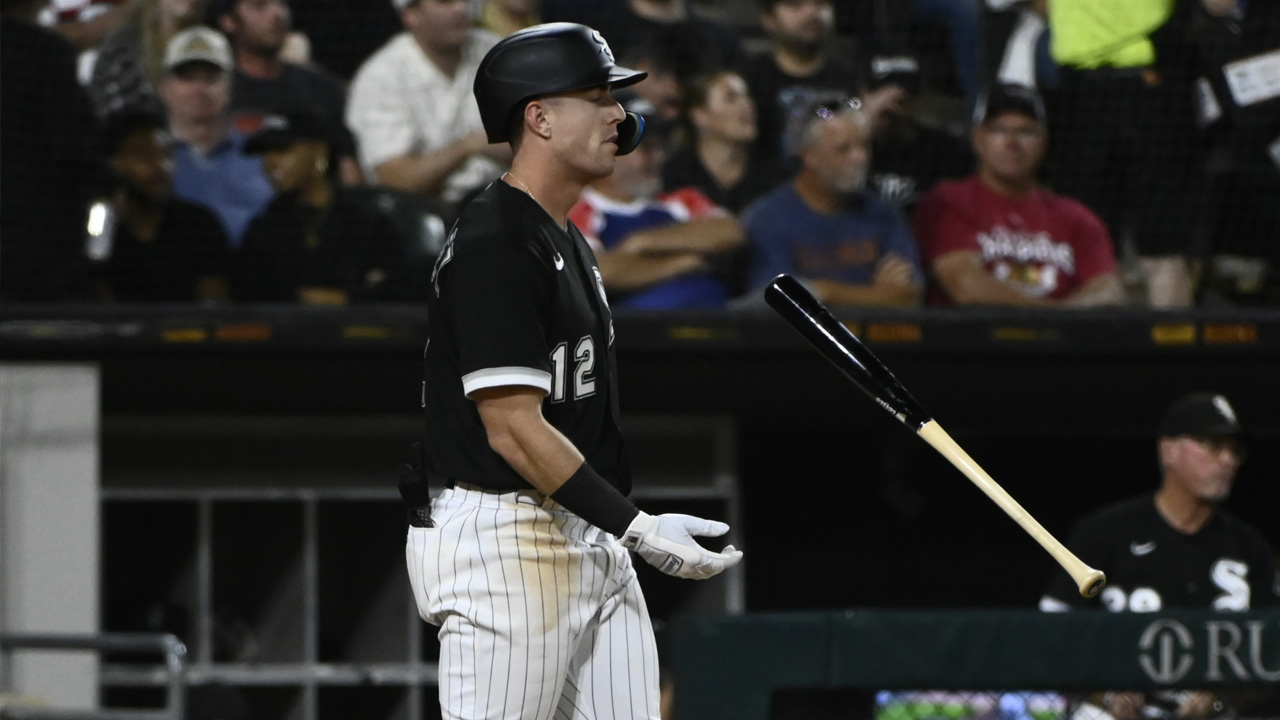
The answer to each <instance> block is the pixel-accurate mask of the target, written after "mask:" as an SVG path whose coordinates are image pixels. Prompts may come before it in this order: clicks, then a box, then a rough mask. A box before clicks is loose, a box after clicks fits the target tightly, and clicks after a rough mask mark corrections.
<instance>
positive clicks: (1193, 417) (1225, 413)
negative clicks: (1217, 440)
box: [1160, 393, 1244, 438]
mask: <svg viewBox="0 0 1280 720" xmlns="http://www.w3.org/2000/svg"><path fill="white" fill-rule="evenodd" d="M1243 434H1244V431H1243V429H1242V428H1241V427H1240V421H1239V420H1237V419H1236V411H1235V409H1233V408H1232V407H1231V403H1229V402H1227V399H1226V398H1225V397H1224V396H1222V395H1216V394H1212V393H1191V394H1189V395H1184V396H1182V397H1180V398H1178V399H1177V400H1174V401H1173V403H1171V404H1170V405H1169V407H1168V409H1166V410H1165V411H1164V417H1163V418H1161V419H1160V437H1178V436H1180V435H1190V436H1192V437H1202V438H1203V437H1221V436H1223V435H1243Z"/></svg>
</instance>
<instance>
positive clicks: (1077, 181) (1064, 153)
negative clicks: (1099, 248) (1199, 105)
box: [1048, 0, 1205, 307]
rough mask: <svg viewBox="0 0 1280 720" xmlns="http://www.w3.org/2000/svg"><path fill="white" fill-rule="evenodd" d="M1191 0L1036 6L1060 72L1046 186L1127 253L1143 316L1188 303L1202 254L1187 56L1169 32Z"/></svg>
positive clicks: (1200, 167)
mask: <svg viewBox="0 0 1280 720" xmlns="http://www.w3.org/2000/svg"><path fill="white" fill-rule="evenodd" d="M1195 1H1196V0H1124V2H1117V0H1052V1H1051V2H1049V3H1048V17H1049V31H1050V33H1051V37H1052V45H1051V50H1052V53H1053V58H1054V60H1055V61H1056V62H1057V63H1058V64H1059V65H1060V66H1061V75H1060V77H1061V80H1060V84H1059V87H1058V98H1057V100H1058V104H1059V106H1058V107H1057V108H1056V115H1057V117H1058V118H1059V121H1058V122H1057V123H1056V127H1055V128H1054V129H1055V131H1056V134H1057V137H1056V138H1055V140H1054V143H1053V145H1052V147H1053V148H1054V156H1053V157H1052V158H1051V168H1052V170H1051V181H1052V184H1053V185H1054V189H1055V190H1057V191H1059V192H1061V193H1063V194H1066V195H1071V196H1074V197H1075V198H1077V199H1079V200H1081V201H1082V202H1084V203H1085V204H1086V205H1088V206H1089V207H1090V208H1091V209H1093V210H1094V211H1095V212H1097V214H1098V215H1099V216H1101V217H1102V219H1103V220H1104V221H1106V223H1107V224H1108V226H1109V227H1110V230H1111V234H1112V236H1113V237H1115V238H1116V239H1117V243H1122V242H1125V241H1127V242H1129V243H1131V244H1132V247H1133V249H1134V251H1135V253H1136V255H1137V256H1138V262H1139V265H1140V267H1141V268H1142V271H1143V279H1144V280H1145V284H1146V292H1147V302H1148V303H1149V304H1150V305H1151V306H1153V307H1187V306H1190V305H1192V304H1193V302H1194V295H1195V293H1194V285H1193V283H1192V272H1191V265H1192V263H1191V261H1190V259H1191V258H1193V257H1195V256H1197V255H1199V254H1201V252H1202V249H1201V248H1198V247H1197V242H1198V237H1197V228H1198V227H1199V225H1198V223H1199V221H1200V219H1201V218H1202V217H1203V215H1204V213H1203V203H1204V198H1205V192H1204V182H1205V180H1204V178H1205V176H1204V161H1203V155H1202V151H1201V149H1200V142H1201V141H1200V140H1199V137H1198V134H1197V131H1196V125H1195V119H1194V111H1193V105H1192V92H1191V86H1192V77H1191V62H1192V58H1193V55H1192V53H1191V51H1190V48H1189V47H1188V45H1187V44H1186V43H1185V41H1184V40H1183V39H1182V37H1181V33H1180V31H1179V28H1180V27H1182V18H1183V17H1184V15H1185V14H1186V11H1187V10H1188V6H1189V5H1190V3H1194V2H1195Z"/></svg>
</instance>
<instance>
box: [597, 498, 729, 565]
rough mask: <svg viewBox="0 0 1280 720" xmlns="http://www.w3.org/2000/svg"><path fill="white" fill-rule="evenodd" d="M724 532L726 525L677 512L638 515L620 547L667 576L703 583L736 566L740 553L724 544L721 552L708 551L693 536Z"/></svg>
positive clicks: (716, 535)
mask: <svg viewBox="0 0 1280 720" xmlns="http://www.w3.org/2000/svg"><path fill="white" fill-rule="evenodd" d="M727 532H729V526H728V525H726V524H724V523H722V522H717V521H715V520H703V519H702V518H699V517H693V516H692V515H680V514H677V513H668V514H666V515H658V516H656V517H655V516H653V515H650V514H649V513H646V512H642V513H640V514H639V515H637V516H636V518H635V520H632V521H631V525H630V526H629V527H628V528H627V532H626V533H625V534H624V535H623V536H622V545H623V547H626V548H628V549H630V550H634V551H636V552H637V553H639V554H640V557H642V558H644V559H645V562H647V563H649V564H650V565H652V566H654V567H656V568H658V569H659V570H661V571H662V572H664V573H666V574H668V575H675V576H676V577H682V578H688V579H690V580H705V579H706V578H709V577H712V576H713V575H718V574H720V573H721V572H723V571H724V570H726V569H728V568H731V567H733V566H734V565H737V564H738V562H739V561H741V560H742V551H740V550H735V549H734V547H733V546H732V545H727V546H725V548H724V550H723V551H721V552H712V551H710V550H708V549H706V548H704V547H702V546H701V545H699V544H698V542H697V541H696V540H694V539H693V536H694V535H698V536H700V537H719V536H721V535H724V534H725V533H727Z"/></svg>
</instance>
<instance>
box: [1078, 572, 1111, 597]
mask: <svg viewBox="0 0 1280 720" xmlns="http://www.w3.org/2000/svg"><path fill="white" fill-rule="evenodd" d="M1106 584H1107V576H1106V575H1104V574H1103V573H1102V571H1101V570H1093V569H1090V570H1089V571H1088V572H1087V573H1085V574H1084V575H1083V576H1082V577H1081V578H1080V595H1082V596H1083V597H1087V598H1091V597H1095V596H1097V594H1098V593H1100V592H1102V588H1103V587H1104V586H1105V585H1106Z"/></svg>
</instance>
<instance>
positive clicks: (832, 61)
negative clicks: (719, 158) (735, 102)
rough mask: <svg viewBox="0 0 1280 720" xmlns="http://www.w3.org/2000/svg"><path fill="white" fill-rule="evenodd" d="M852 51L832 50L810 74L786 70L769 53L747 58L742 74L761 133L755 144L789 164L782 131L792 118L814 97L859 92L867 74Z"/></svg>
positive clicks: (824, 97) (761, 149) (816, 98)
mask: <svg viewBox="0 0 1280 720" xmlns="http://www.w3.org/2000/svg"><path fill="white" fill-rule="evenodd" d="M861 68H862V65H861V63H860V62H859V61H857V60H855V59H854V58H853V56H852V55H846V54H844V53H831V54H829V56H828V59H827V63H826V64H825V65H823V66H822V69H821V70H819V71H818V72H816V73H814V74H813V75H810V76H808V77H795V76H793V75H788V74H787V73H785V72H783V70H782V68H780V67H778V65H777V63H775V62H774V60H773V56H772V55H771V54H769V53H763V54H760V55H757V56H755V57H753V58H751V60H749V61H748V62H747V65H746V68H745V71H744V73H743V77H744V78H745V79H746V81H747V86H748V87H750V88H751V95H752V99H754V100H755V103H756V112H757V113H758V115H757V121H756V122H757V127H758V128H759V134H758V137H757V138H756V147H757V148H759V150H760V152H761V153H764V154H765V156H766V157H771V158H777V159H778V162H779V163H782V164H787V163H788V161H789V159H788V158H787V157H786V148H784V147H783V135H784V134H785V133H786V131H787V123H788V121H789V118H791V117H794V116H795V115H796V114H797V113H799V112H803V111H804V110H805V109H806V108H807V107H808V106H809V105H811V104H812V103H813V102H814V101H815V100H819V99H823V100H825V99H827V97H828V96H832V95H842V96H845V97H853V96H855V95H857V94H858V93H859V92H860V90H861V88H862V86H863V84H864V83H863V79H864V78H865V77H866V74H865V73H864V72H863V71H862V69H861Z"/></svg>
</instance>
